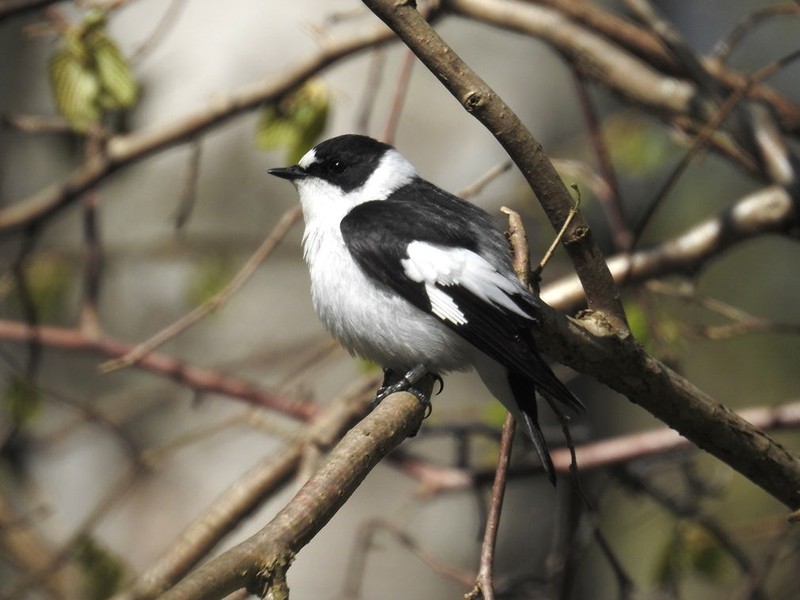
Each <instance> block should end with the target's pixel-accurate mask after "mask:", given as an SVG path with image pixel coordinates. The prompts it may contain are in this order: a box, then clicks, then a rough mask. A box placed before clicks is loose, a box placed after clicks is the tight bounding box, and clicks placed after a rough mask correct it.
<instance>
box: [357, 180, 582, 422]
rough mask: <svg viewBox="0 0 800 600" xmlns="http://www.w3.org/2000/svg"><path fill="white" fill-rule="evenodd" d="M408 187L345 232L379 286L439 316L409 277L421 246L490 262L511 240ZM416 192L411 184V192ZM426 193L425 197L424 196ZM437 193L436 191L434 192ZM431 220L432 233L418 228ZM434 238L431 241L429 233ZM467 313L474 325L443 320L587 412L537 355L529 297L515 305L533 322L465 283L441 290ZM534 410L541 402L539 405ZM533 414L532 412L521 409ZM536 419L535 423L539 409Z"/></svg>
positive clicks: (488, 223) (374, 205)
mask: <svg viewBox="0 0 800 600" xmlns="http://www.w3.org/2000/svg"><path fill="white" fill-rule="evenodd" d="M419 185H426V186H429V187H426V188H425V189H424V190H414V189H409V188H404V191H403V194H404V196H403V197H390V198H389V199H387V200H381V201H375V202H367V203H364V204H361V205H359V206H357V207H355V208H353V209H352V210H351V211H350V213H349V214H348V215H347V216H346V217H345V218H344V219H343V220H342V223H341V231H342V235H343V237H344V241H345V244H346V245H347V247H348V249H349V250H350V253H351V254H352V256H353V258H354V259H355V260H356V262H357V263H358V265H359V266H360V267H361V268H362V269H363V270H364V272H365V273H367V274H368V275H369V276H371V277H372V278H374V279H375V280H377V281H379V282H381V283H383V284H384V285H387V286H389V287H390V288H392V289H393V290H394V291H395V292H397V293H399V294H400V295H402V296H403V297H404V298H406V299H407V300H408V301H409V302H411V303H412V304H413V305H415V306H416V307H417V308H419V309H421V310H423V311H425V312H426V313H431V306H430V301H429V299H428V296H427V294H426V292H425V289H424V285H423V284H421V283H419V282H416V281H413V280H411V279H409V278H408V277H406V275H405V272H404V269H403V267H402V265H401V261H402V260H403V259H405V258H407V257H408V256H407V248H408V245H409V244H410V243H411V242H413V241H423V242H430V243H435V244H436V245H439V246H443V247H452V248H467V249H469V250H472V251H473V252H476V253H478V254H480V255H482V256H484V258H487V255H488V256H491V257H494V260H492V261H490V262H492V264H494V263H496V257H497V256H505V255H507V254H508V246H507V244H506V241H505V239H504V237H503V235H502V234H501V233H500V232H499V231H497V230H496V229H495V226H494V223H493V222H492V220H491V217H490V216H489V215H488V214H487V213H486V212H484V211H483V210H481V209H480V208H478V207H476V206H474V205H472V204H470V203H468V202H465V201H463V200H461V199H458V198H456V197H454V196H451V195H449V194H447V193H446V192H443V191H441V190H439V188H434V187H433V186H430V184H426V183H425V182H421V183H420V184H419ZM409 187H411V186H409ZM423 191H424V192H425V193H420V192H423ZM432 191H435V192H436V193H434V194H431V192H432ZM420 222H425V224H426V227H422V228H421V227H418V226H417V224H418V223H420ZM426 231H427V232H430V235H429V236H427V237H426V235H425V232H426ZM494 266H495V267H496V268H497V269H498V271H500V272H501V273H503V274H504V275H506V276H508V274H509V273H512V275H511V276H512V277H513V276H514V275H513V270H512V269H511V264H510V257H509V258H508V259H507V261H506V262H505V263H504V264H502V265H496V264H494ZM439 287H441V289H442V290H444V291H445V292H446V293H447V294H448V295H450V296H451V297H452V298H453V300H454V301H455V302H456V304H457V305H458V307H459V309H460V310H461V311H462V312H463V313H464V315H465V317H466V320H467V324H466V325H457V324H455V323H452V322H451V321H447V320H443V321H442V322H443V323H445V324H446V325H447V326H448V327H450V328H451V329H452V330H453V331H455V332H456V333H457V334H458V335H460V336H461V337H463V338H464V339H465V340H467V341H468V342H469V343H470V344H472V345H473V346H475V347H476V348H478V349H479V350H480V351H481V352H483V353H485V354H487V355H488V356H490V357H492V358H493V359H494V360H496V361H497V362H499V363H500V364H502V365H505V366H506V367H507V368H508V369H510V370H511V371H513V372H515V373H518V374H519V375H521V376H523V377H525V378H526V379H528V380H530V381H531V382H533V383H534V384H536V386H537V387H538V388H539V389H540V391H542V392H544V393H545V394H547V395H549V396H551V397H552V398H554V399H556V400H558V401H560V402H562V403H563V404H565V405H566V406H568V407H570V408H571V409H573V410H581V409H583V405H582V404H581V402H580V401H579V400H578V399H577V398H576V397H575V396H574V395H573V394H572V393H571V392H570V391H569V390H568V389H567V388H566V386H564V384H562V383H561V381H560V380H559V379H558V378H557V377H556V376H555V375H554V374H553V372H552V371H551V370H550V367H549V366H548V365H547V363H546V362H545V361H544V360H543V359H542V358H541V356H540V355H539V353H538V352H537V351H536V347H535V345H534V342H533V337H532V336H531V333H530V327H531V326H533V325H535V323H536V311H537V306H536V304H535V299H534V298H533V297H532V296H529V295H523V294H519V295H516V296H514V297H513V298H512V299H513V300H514V301H515V302H516V303H517V305H518V306H519V307H520V308H521V309H522V310H523V311H524V312H525V313H526V314H529V316H530V318H529V319H526V318H523V317H521V316H520V315H518V314H515V313H513V312H511V311H508V310H506V309H503V308H501V307H498V306H495V305H492V306H488V305H487V303H486V302H485V301H484V300H483V299H481V298H480V297H478V296H476V295H474V294H473V293H471V292H470V291H469V290H467V289H466V288H463V287H461V286H458V285H453V286H447V287H444V286H439ZM532 404H533V403H532ZM520 408H521V409H522V410H523V411H526V412H527V407H522V406H521V407H520ZM533 410H534V413H533V415H534V418H535V406H534V408H533Z"/></svg>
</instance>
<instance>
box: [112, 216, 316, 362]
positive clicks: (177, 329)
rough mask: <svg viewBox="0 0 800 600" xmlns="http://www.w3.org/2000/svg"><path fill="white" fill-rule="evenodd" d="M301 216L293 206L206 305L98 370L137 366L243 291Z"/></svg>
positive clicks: (204, 303) (202, 305)
mask: <svg viewBox="0 0 800 600" xmlns="http://www.w3.org/2000/svg"><path fill="white" fill-rule="evenodd" d="M301 214H302V212H301V210H300V207H299V206H295V207H292V208H290V209H288V210H287V211H286V212H284V213H283V215H282V216H281V218H280V219H279V220H278V223H277V224H276V225H275V227H274V228H273V229H272V231H271V232H270V234H269V235H268V236H267V237H266V239H264V241H263V242H262V243H261V245H260V246H259V247H258V249H257V250H256V251H255V252H254V253H253V254H252V255H251V256H250V258H248V259H247V262H245V264H244V266H242V268H241V269H240V270H239V272H238V273H237V274H236V275H235V276H234V277H233V279H231V280H230V282H229V283H228V285H226V286H225V287H224V288H223V289H222V290H220V291H219V292H217V293H216V294H215V295H214V296H213V297H212V298H210V299H209V300H207V301H205V302H203V304H201V305H200V306H198V307H197V308H195V309H194V310H193V311H191V312H190V313H188V314H186V315H184V316H183V317H181V318H180V319H178V320H177V321H175V322H174V323H172V324H171V325H169V326H167V327H165V328H164V329H162V330H161V331H159V332H158V333H156V334H155V335H153V336H151V337H150V338H149V339H148V340H146V341H144V342H142V343H141V344H139V345H138V346H136V347H135V348H134V349H133V350H132V351H131V352H129V353H127V354H126V355H125V356H122V357H120V358H116V359H114V360H110V361H106V362H104V363H103V364H101V365H100V367H99V369H100V371H101V372H103V373H109V372H111V371H115V370H117V369H121V368H123V367H128V366H130V365H132V364H134V363H136V362H137V361H139V360H141V359H142V358H143V357H144V356H146V355H147V354H148V353H149V352H152V351H153V350H155V349H156V348H158V347H159V346H161V345H162V344H164V343H165V342H167V341H168V340H170V339H172V338H173V337H175V336H176V335H179V334H180V333H183V332H184V331H186V330H187V329H188V328H189V327H191V326H192V325H194V324H195V323H197V322H198V321H200V320H201V319H202V318H203V317H205V316H206V315H208V314H209V313H212V312H214V311H216V310H218V309H219V308H220V307H221V306H222V305H223V304H225V303H226V302H227V301H228V299H229V298H230V297H231V296H233V295H234V294H235V293H236V292H238V291H239V289H241V287H242V286H243V285H244V284H245V283H247V281H248V280H249V279H250V277H251V276H252V275H253V273H254V272H255V270H256V269H257V268H258V266H259V265H260V264H261V263H262V262H264V260H266V258H267V257H268V256H269V255H270V254H272V252H273V250H275V248H277V246H278V244H280V242H281V241H282V240H283V238H284V237H285V236H286V234H287V233H288V232H289V229H291V227H292V226H293V225H294V224H295V223H296V222H297V220H298V219H299V218H300V215H301Z"/></svg>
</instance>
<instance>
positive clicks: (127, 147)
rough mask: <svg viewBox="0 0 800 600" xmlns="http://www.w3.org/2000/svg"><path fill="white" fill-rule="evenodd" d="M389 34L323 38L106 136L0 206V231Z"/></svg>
mask: <svg viewBox="0 0 800 600" xmlns="http://www.w3.org/2000/svg"><path fill="white" fill-rule="evenodd" d="M392 39H393V35H392V33H391V31H388V30H387V29H386V28H384V27H377V28H373V29H370V30H368V31H367V32H366V33H362V34H359V35H356V36H354V37H351V38H348V39H346V40H341V41H337V42H331V43H328V44H327V45H326V46H325V47H323V48H322V49H321V50H320V51H319V52H318V53H317V54H315V55H314V56H311V57H310V58H308V59H306V60H305V61H303V62H302V63H300V64H298V65H296V66H294V67H292V68H289V69H287V70H286V71H284V72H283V73H281V74H280V75H279V76H277V77H275V78H272V79H269V80H267V81H263V82H259V83H255V84H252V85H250V86H247V87H245V88H242V89H240V90H239V91H237V92H234V93H233V94H231V95H230V96H228V97H227V98H222V99H219V100H217V101H215V102H214V103H213V104H211V105H209V106H207V107H205V108H203V109H200V110H197V111H196V112H194V113H193V114H190V115H189V116H187V117H185V118H184V119H181V120H179V121H177V122H174V123H170V124H167V125H162V126H159V127H158V128H156V129H153V130H150V131H143V132H140V133H134V134H130V135H120V136H114V137H112V138H110V139H109V140H108V144H107V147H106V151H105V154H104V155H102V156H97V157H95V158H94V159H93V160H90V161H86V162H85V163H84V164H83V165H81V166H80V167H78V168H77V169H76V170H75V171H73V172H72V173H71V174H70V175H69V176H68V177H67V178H66V179H65V180H64V181H63V182H61V183H58V184H54V185H51V186H48V187H46V188H44V189H42V190H40V191H39V192H37V193H35V194H34V195H32V196H30V197H29V198H27V199H25V200H21V201H19V202H16V203H15V204H12V205H10V206H8V207H7V208H4V209H2V210H0V236H2V234H4V233H10V232H14V231H18V230H20V229H22V228H24V227H27V226H30V225H34V224H38V223H40V222H42V221H44V220H46V219H48V218H50V217H51V216H53V215H55V214H56V213H58V212H59V211H61V210H62V209H64V208H66V207H67V206H70V205H71V204H72V203H73V202H75V200H76V199H77V198H78V197H80V195H81V194H83V193H84V192H86V191H87V190H90V189H92V188H93V187H94V186H96V185H97V184H99V183H100V182H102V181H103V180H104V179H106V178H107V177H108V176H109V175H111V174H112V173H114V172H115V171H117V170H119V169H121V168H123V167H128V166H130V165H132V164H134V163H136V162H138V161H140V160H143V159H145V158H147V157H148V156H151V155H152V154H154V153H156V152H160V151H162V150H165V149H167V148H171V147H173V146H176V145H179V144H185V143H189V142H191V141H192V140H194V139H195V138H196V137H197V136H198V135H199V134H202V133H205V132H207V131H208V130H210V129H212V128H214V127H217V126H219V125H221V124H223V123H225V122H227V121H228V120H230V119H232V118H234V117H236V116H238V115H240V114H242V113H244V112H247V111H250V110H255V109H256V108H258V107H259V106H260V105H262V104H263V103H265V102H269V101H271V100H276V99H278V98H280V97H281V96H283V95H285V94H287V93H288V92H290V91H292V90H293V89H294V88H296V87H297V86H298V85H300V84H302V83H303V82H304V81H306V80H307V79H308V78H310V77H312V76H313V75H315V74H316V73H318V72H320V71H322V70H323V69H325V68H326V67H328V66H330V65H331V64H333V63H334V62H336V61H338V60H341V59H343V58H346V57H348V56H351V55H353V54H355V53H357V52H360V51H362V50H366V49H368V48H374V47H376V46H378V45H380V44H384V43H386V42H389V41H391V40H392Z"/></svg>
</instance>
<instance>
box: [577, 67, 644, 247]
mask: <svg viewBox="0 0 800 600" xmlns="http://www.w3.org/2000/svg"><path fill="white" fill-rule="evenodd" d="M572 73H573V78H574V80H575V88H576V90H577V92H578V101H579V102H580V105H581V109H582V112H583V115H584V118H585V119H586V127H587V128H588V130H589V141H590V142H591V144H592V149H593V150H594V155H595V157H596V158H597V164H598V167H599V170H600V173H601V177H602V178H603V181H604V182H605V183H606V185H607V186H608V188H609V191H610V192H611V193H610V195H609V197H605V196H603V195H598V196H597V198H598V200H600V206H602V207H603V210H604V212H605V213H606V220H607V221H608V225H609V227H610V229H611V234H612V236H613V239H614V247H615V248H616V250H617V251H618V252H622V251H625V250H627V249H628V248H629V247H630V244H631V239H632V235H631V231H630V229H629V228H628V225H627V223H626V221H625V213H624V211H623V208H622V207H623V201H622V192H621V191H620V187H619V181H618V180H617V173H616V171H615V169H614V163H613V161H612V160H611V154H610V152H609V151H608V145H607V144H606V142H605V139H604V138H603V131H602V127H601V126H600V119H599V118H598V116H597V110H596V108H595V105H594V102H592V98H591V96H590V95H589V89H588V87H587V81H586V76H585V75H582V74H581V73H580V72H578V71H576V70H575V69H572Z"/></svg>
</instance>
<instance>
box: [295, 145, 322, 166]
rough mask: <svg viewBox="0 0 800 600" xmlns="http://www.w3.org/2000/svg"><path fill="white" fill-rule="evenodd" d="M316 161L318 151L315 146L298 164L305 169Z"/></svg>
mask: <svg viewBox="0 0 800 600" xmlns="http://www.w3.org/2000/svg"><path fill="white" fill-rule="evenodd" d="M315 162H317V153H316V152H315V151H314V148H312V149H311V150H309V151H308V152H306V153H305V154H304V155H303V158H301V159H300V162H299V163H297V164H298V166H300V167H302V168H303V169H307V168H308V167H309V166H310V165H312V164H313V163H315Z"/></svg>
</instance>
